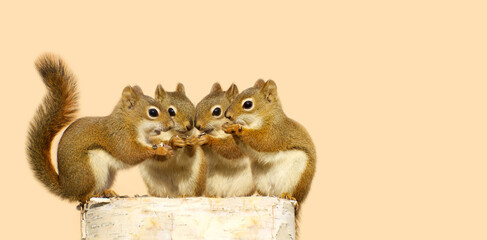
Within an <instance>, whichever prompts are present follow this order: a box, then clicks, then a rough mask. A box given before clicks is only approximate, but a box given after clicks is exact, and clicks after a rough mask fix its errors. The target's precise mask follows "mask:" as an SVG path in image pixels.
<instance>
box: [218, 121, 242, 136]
mask: <svg viewBox="0 0 487 240" xmlns="http://www.w3.org/2000/svg"><path fill="white" fill-rule="evenodd" d="M222 130H223V131H224V132H225V133H228V134H235V133H239V132H241V131H242V125H240V124H236V123H233V124H232V123H224V124H223V125H222Z"/></svg>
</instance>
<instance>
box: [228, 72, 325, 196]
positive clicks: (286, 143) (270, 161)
mask: <svg viewBox="0 0 487 240" xmlns="http://www.w3.org/2000/svg"><path fill="white" fill-rule="evenodd" d="M225 116H226V117H227V118H228V119H230V120H232V121H233V124H229V123H225V124H224V125H223V126H222V128H223V131H225V132H226V133H231V134H233V136H234V138H235V140H236V142H237V144H238V145H239V147H240V149H241V150H242V151H243V152H244V153H245V154H246V155H248V156H249V158H250V160H251V164H252V174H253V177H254V183H255V186H256V189H257V192H258V193H259V194H260V195H268V196H278V197H282V198H287V199H296V200H297V201H298V203H300V204H301V203H302V202H303V201H304V200H305V198H306V196H307V194H308V192H309V189H310V185H311V181H312V179H313V175H314V173H315V165H316V152H315V147H314V144H313V142H312V141H311V137H310V136H309V134H308V132H307V131H306V129H304V127H303V126H301V125H300V124H299V123H297V122H295V121H294V120H292V119H290V118H288V117H287V116H286V115H285V114H284V111H283V110H282V107H281V103H280V101H279V97H278V96H277V86H276V83H275V82H274V81H272V80H268V81H267V82H264V81H263V80H258V81H257V82H256V83H255V85H254V86H253V87H251V88H248V89H246V90H245V91H243V92H242V93H240V94H239V95H238V96H237V97H236V98H235V99H234V100H233V101H232V104H231V105H230V106H229V107H228V109H227V110H226V111H225Z"/></svg>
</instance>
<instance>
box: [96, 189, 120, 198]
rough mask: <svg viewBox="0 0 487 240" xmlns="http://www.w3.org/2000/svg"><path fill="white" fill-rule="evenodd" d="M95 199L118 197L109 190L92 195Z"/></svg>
mask: <svg viewBox="0 0 487 240" xmlns="http://www.w3.org/2000/svg"><path fill="white" fill-rule="evenodd" d="M92 197H96V198H116V197H120V196H119V195H118V194H117V193H116V192H115V191H113V190H111V189H106V190H103V192H101V193H98V194H95V195H93V196H92Z"/></svg>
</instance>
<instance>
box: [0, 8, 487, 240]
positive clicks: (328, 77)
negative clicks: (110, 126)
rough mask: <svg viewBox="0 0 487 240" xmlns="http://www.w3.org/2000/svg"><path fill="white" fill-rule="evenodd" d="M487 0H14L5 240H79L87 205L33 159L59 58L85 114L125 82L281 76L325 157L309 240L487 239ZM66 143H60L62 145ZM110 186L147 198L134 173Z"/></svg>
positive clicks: (200, 90) (285, 98)
mask: <svg viewBox="0 0 487 240" xmlns="http://www.w3.org/2000/svg"><path fill="white" fill-rule="evenodd" d="M486 7H487V6H486V4H485V3H484V1H375V0H373V1H138V2H137V3H135V2H134V1H131V2H129V1H82V2H81V1H80V2H76V3H73V2H68V1H15V3H14V2H13V1H9V3H7V1H3V2H2V3H0V79H1V81H2V85H1V86H2V90H1V94H0V100H1V101H0V104H1V116H2V117H1V124H0V128H1V133H2V134H1V138H0V139H1V141H2V142H1V144H0V146H1V148H2V151H1V153H2V155H1V157H0V158H1V165H0V180H1V181H0V184H1V188H0V189H1V197H0V203H1V204H0V210H1V211H0V212H1V214H0V216H1V217H0V221H1V222H0V224H1V226H2V238H3V239H34V238H35V239H63V240H64V239H78V238H79V237H80V228H79V225H80V222H79V212H78V211H76V209H75V206H76V204H75V203H68V202H66V201H63V200H60V199H58V198H57V197H55V196H54V195H52V194H50V193H49V192H48V191H47V190H46V189H45V188H44V186H43V185H41V184H40V183H39V182H38V181H37V180H36V179H35V178H34V176H33V174H32V172H31V170H30V168H29V165H28V163H27V159H26V155H25V141H26V134H27V129H28V124H29V121H30V120H31V118H32V116H33V114H34V111H35V110H36V108H37V107H38V104H39V103H40V102H41V99H42V98H43V96H44V95H45V93H46V90H45V86H44V85H43V84H42V82H41V78H40V76H39V75H38V74H37V72H36V70H35V68H34V60H35V59H36V58H37V57H38V56H39V55H40V54H42V53H45V52H52V53H55V54H58V55H60V56H61V57H62V58H63V59H64V60H65V61H66V63H67V64H68V66H69V68H70V69H71V70H72V71H73V72H74V73H75V75H76V76H77V78H78V81H79V90H80V109H81V111H80V112H79V114H78V116H80V117H81V116H103V115H107V114H109V113H110V112H111V111H112V109H113V107H114V105H115V103H116V102H117V101H118V99H119V97H120V94H121V92H122V89H123V88H124V87H125V86H127V85H133V84H138V85H140V86H141V87H142V89H143V90H144V91H145V93H146V94H148V95H153V93H154V90H155V87H156V85H157V84H159V83H161V84H162V85H163V86H164V88H166V89H167V90H174V89H175V87H176V84H177V83H178V82H181V83H183V84H184V85H185V87H186V92H187V94H188V96H189V98H190V99H191V100H192V101H193V103H195V104H196V103H197V102H198V101H199V100H201V99H202V98H203V97H204V96H205V95H206V94H207V93H209V91H210V88H211V85H212V84H213V83H214V82H220V83H221V84H222V86H223V87H224V88H225V89H226V88H228V87H229V85H230V84H231V83H236V84H237V85H238V87H239V89H240V90H243V89H245V88H247V87H250V86H252V85H253V84H254V82H255V81H256V80H257V79H259V78H263V79H273V80H275V81H276V83H277V86H278V93H279V96H280V98H281V101H282V105H283V107H284V111H285V112H286V113H287V115H288V116H289V117H291V118H293V119H295V120H297V121H298V122H300V123H301V124H302V125H304V126H305V127H306V129H307V130H308V131H309V133H310V135H311V137H312V138H313V140H314V143H315V145H316V149H317V153H318V161H317V171H316V175H315V178H314V181H313V184H312V187H311V192H310V194H309V196H308V199H307V201H306V202H305V203H304V205H303V211H302V221H301V237H302V239H374V240H378V239H486V238H487V231H486V226H487V209H486V202H487V198H486V182H487V181H486V180H487V177H486V171H487V168H486V167H487V164H486V160H487V151H486V148H485V147H486V144H487V138H486V135H487V129H486V124H487V115H486V107H485V106H486V102H487V96H486V94H485V92H486V87H487V84H486V83H487V82H486V81H487V68H486V66H487V57H486V56H487V47H486V46H487V44H486V43H487V34H486V29H487V14H486V9H487V8H486ZM56 141H57V139H56ZM114 190H116V191H117V192H118V193H120V194H128V195H133V194H145V193H146V189H145V186H144V184H143V182H142V180H141V178H140V176H139V172H138V169H137V168H133V169H130V170H127V171H122V172H120V173H119V174H118V176H117V179H116V182H115V185H114Z"/></svg>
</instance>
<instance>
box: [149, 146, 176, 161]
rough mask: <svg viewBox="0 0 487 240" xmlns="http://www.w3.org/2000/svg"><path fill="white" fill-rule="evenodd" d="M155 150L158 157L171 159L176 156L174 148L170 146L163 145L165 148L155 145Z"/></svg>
mask: <svg viewBox="0 0 487 240" xmlns="http://www.w3.org/2000/svg"><path fill="white" fill-rule="evenodd" d="M153 149H154V151H155V153H154V155H156V156H164V157H166V158H170V157H172V156H173V155H174V151H173V150H172V147H171V146H169V145H163V146H157V145H154V146H153Z"/></svg>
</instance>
